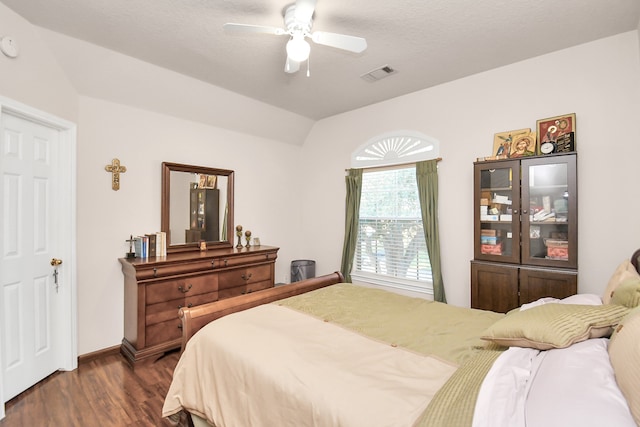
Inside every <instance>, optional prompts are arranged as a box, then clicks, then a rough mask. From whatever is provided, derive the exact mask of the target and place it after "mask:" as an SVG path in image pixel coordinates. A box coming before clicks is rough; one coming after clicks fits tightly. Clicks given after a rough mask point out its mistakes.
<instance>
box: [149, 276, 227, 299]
mask: <svg viewBox="0 0 640 427" xmlns="http://www.w3.org/2000/svg"><path fill="white" fill-rule="evenodd" d="M217 290H218V276H217V274H205V275H201V276H190V277H185V278H181V279H177V280H168V281H163V282H157V283H153V284H148V285H146V294H147V295H146V303H147V305H151V304H157V303H159V302H163V301H167V300H173V299H179V298H185V297H190V296H192V295H200V294H205V293H210V292H215V291H217Z"/></svg>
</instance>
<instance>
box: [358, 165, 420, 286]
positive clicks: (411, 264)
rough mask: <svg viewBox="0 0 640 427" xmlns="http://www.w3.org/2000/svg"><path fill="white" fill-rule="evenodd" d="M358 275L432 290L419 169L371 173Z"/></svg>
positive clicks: (365, 189) (365, 185) (365, 180)
mask: <svg viewBox="0 0 640 427" xmlns="http://www.w3.org/2000/svg"><path fill="white" fill-rule="evenodd" d="M357 242H358V245H357V248H356V254H355V260H354V272H353V274H354V275H356V276H358V275H364V276H367V277H373V278H377V279H378V280H379V281H382V282H390V283H404V284H406V285H409V287H410V288H411V287H418V288H425V287H430V285H431V282H432V279H431V263H430V262H429V254H428V252H427V247H426V244H425V239H424V230H423V226H422V215H421V214H420V200H419V198H418V189H417V184H416V175H415V166H402V167H397V168H393V169H385V170H376V171H368V172H367V171H365V172H364V173H363V176H362V195H361V199H360V212H359V229H358V240H357Z"/></svg>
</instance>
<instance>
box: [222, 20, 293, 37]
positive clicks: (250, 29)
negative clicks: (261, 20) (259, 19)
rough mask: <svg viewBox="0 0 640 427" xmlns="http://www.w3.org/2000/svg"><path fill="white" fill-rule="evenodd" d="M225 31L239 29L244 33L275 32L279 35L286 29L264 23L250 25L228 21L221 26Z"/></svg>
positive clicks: (284, 32)
mask: <svg viewBox="0 0 640 427" xmlns="http://www.w3.org/2000/svg"><path fill="white" fill-rule="evenodd" d="M222 28H224V29H225V31H241V32H244V33H263V34H275V35H276V36H281V35H283V34H286V31H285V30H284V29H282V28H278V27H268V26H265V25H250V24H234V23H232V22H228V23H226V24H224V25H223V26H222Z"/></svg>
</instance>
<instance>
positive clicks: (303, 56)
mask: <svg viewBox="0 0 640 427" xmlns="http://www.w3.org/2000/svg"><path fill="white" fill-rule="evenodd" d="M315 7H316V0H297V1H296V2H295V3H293V4H290V5H288V6H286V7H285V8H284V9H283V11H282V15H283V17H284V27H285V28H278V27H269V26H263V25H249V24H234V23H227V24H224V29H225V30H226V31H244V32H252V33H265V34H273V35H276V36H283V35H288V36H289V37H290V38H289V41H288V42H287V47H286V50H287V61H286V62H285V66H284V71H285V72H287V73H295V72H296V71H298V70H299V69H300V63H301V62H304V61H306V60H308V59H309V52H310V51H311V46H310V45H309V43H308V42H307V41H306V40H305V39H306V38H310V39H311V40H312V41H313V42H314V43H316V44H321V45H325V46H331V47H335V48H338V49H343V50H348V51H350V52H355V53H360V52H362V51H364V50H365V49H366V48H367V41H366V40H365V39H363V38H362V37H355V36H347V35H344V34H336V33H328V32H324V31H314V32H313V33H312V32H311V27H312V26H313V12H314V10H315ZM307 65H308V63H307ZM308 73H309V71H308V67H307V75H309V74H308Z"/></svg>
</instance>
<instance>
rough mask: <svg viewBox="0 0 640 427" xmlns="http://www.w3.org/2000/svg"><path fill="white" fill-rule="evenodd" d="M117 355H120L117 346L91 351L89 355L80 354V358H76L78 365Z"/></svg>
mask: <svg viewBox="0 0 640 427" xmlns="http://www.w3.org/2000/svg"><path fill="white" fill-rule="evenodd" d="M118 353H120V346H119V345H116V346H113V347H107V348H103V349H102V350H98V351H93V352H91V353H85V354H81V355H80V356H78V365H81V364H83V363H87V362H91V361H92V360H96V359H101V358H103V357H106V356H113V355H114V354H118Z"/></svg>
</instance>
